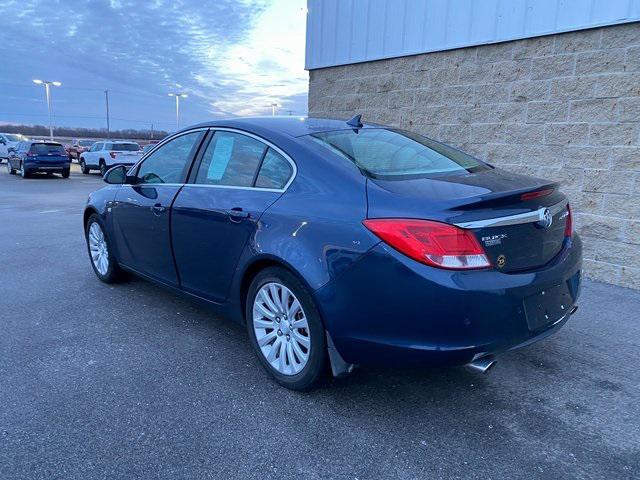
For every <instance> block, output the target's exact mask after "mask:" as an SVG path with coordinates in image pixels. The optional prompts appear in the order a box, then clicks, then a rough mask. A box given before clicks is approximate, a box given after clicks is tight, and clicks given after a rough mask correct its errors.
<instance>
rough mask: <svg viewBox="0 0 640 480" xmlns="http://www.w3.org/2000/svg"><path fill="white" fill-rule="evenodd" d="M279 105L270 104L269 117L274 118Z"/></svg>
mask: <svg viewBox="0 0 640 480" xmlns="http://www.w3.org/2000/svg"><path fill="white" fill-rule="evenodd" d="M279 106H280V105H278V104H277V103H272V104H271V116H272V117H275V116H276V108H278V107H279Z"/></svg>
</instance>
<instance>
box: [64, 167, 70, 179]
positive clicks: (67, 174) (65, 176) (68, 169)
mask: <svg viewBox="0 0 640 480" xmlns="http://www.w3.org/2000/svg"><path fill="white" fill-rule="evenodd" d="M69 175H71V169H70V168H67V169H65V170H62V178H69Z"/></svg>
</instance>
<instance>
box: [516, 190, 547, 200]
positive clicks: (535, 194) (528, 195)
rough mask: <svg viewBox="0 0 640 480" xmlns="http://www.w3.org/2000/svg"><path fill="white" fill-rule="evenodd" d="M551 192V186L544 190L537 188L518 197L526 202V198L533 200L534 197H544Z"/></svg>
mask: <svg viewBox="0 0 640 480" xmlns="http://www.w3.org/2000/svg"><path fill="white" fill-rule="evenodd" d="M551 192H553V188H547V189H545V190H537V191H535V192H527V193H523V194H522V195H520V199H521V200H522V201H523V202H526V201H527V200H533V199H534V198H540V197H545V196H547V195H549V194H550V193H551Z"/></svg>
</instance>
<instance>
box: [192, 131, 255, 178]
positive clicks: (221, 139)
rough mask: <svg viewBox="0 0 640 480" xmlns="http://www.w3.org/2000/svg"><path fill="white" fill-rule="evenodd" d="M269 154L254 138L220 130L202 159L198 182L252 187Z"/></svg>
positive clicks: (197, 176) (215, 134)
mask: <svg viewBox="0 0 640 480" xmlns="http://www.w3.org/2000/svg"><path fill="white" fill-rule="evenodd" d="M266 151H267V146H266V145H265V144H264V143H262V142H260V141H259V140H256V139H255V138H251V137H248V136H247V135H242V134H240V133H235V132H227V131H221V130H218V131H216V132H215V133H214V135H213V138H212V139H211V141H210V142H209V145H208V146H207V149H206V150H205V152H204V155H203V156H202V161H201V162H200V167H199V168H198V174H197V175H196V179H195V183H199V184H204V185H225V186H234V187H252V186H253V184H254V180H255V176H256V172H257V171H258V167H259V166H260V163H261V161H262V159H263V157H264V155H265V153H266Z"/></svg>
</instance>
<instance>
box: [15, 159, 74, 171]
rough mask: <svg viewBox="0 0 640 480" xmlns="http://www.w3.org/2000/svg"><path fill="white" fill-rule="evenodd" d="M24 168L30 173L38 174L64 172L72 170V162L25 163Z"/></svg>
mask: <svg viewBox="0 0 640 480" xmlns="http://www.w3.org/2000/svg"><path fill="white" fill-rule="evenodd" d="M24 168H25V170H26V171H27V172H29V173H36V172H54V173H55V172H62V171H64V170H68V169H70V168H71V162H70V161H67V162H55V163H53V162H52V163H44V162H42V163H33V162H29V163H25V164H24Z"/></svg>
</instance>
